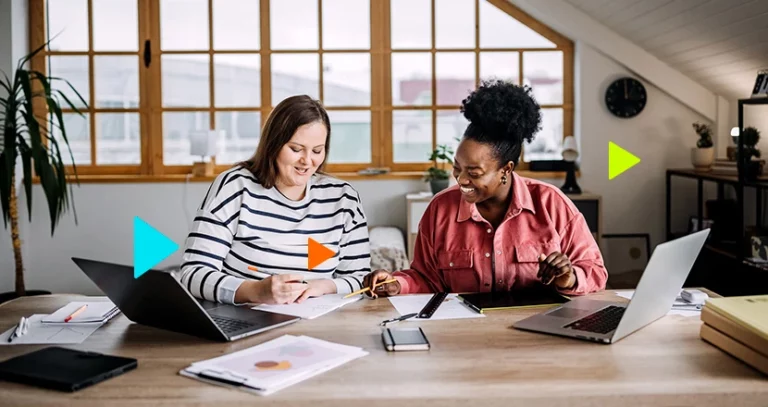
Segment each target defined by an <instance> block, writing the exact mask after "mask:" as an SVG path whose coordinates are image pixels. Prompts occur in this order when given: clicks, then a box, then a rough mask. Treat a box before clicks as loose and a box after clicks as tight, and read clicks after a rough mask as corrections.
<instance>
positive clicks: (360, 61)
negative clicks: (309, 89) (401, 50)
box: [323, 54, 371, 106]
mask: <svg viewBox="0 0 768 407" xmlns="http://www.w3.org/2000/svg"><path fill="white" fill-rule="evenodd" d="M323 103H325V105H326V106H370V105H371V57H370V55H369V54H324V55H323Z"/></svg>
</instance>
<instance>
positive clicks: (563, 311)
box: [512, 229, 709, 343]
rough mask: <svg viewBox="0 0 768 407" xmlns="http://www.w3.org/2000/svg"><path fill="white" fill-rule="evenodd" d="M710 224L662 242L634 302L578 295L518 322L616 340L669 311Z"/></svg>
mask: <svg viewBox="0 0 768 407" xmlns="http://www.w3.org/2000/svg"><path fill="white" fill-rule="evenodd" d="M708 235H709V229H704V230H702V231H700V232H696V233H692V234H689V235H687V236H684V237H681V238H678V239H675V240H671V241H668V242H665V243H662V244H660V245H658V246H656V249H655V250H654V251H653V255H652V256H651V259H650V261H648V265H647V266H646V268H645V271H644V272H643V275H642V277H641V278H640V282H639V283H638V285H637V288H636V289H635V293H634V295H633V296H632V299H631V300H630V301H629V303H622V302H611V301H604V300H595V299H590V298H589V297H578V298H575V299H573V300H571V301H569V302H567V303H565V304H563V305H561V306H558V307H556V308H553V309H551V310H547V311H545V312H542V313H539V314H536V315H533V316H531V317H528V318H526V319H523V320H521V321H518V322H516V323H514V324H513V325H512V326H513V327H515V328H518V329H522V330H526V331H533V332H541V333H547V334H553V335H560V336H568V337H571V338H577V339H584V340H589V341H595V342H600V343H614V342H617V341H618V340H620V339H622V338H624V337H626V336H627V335H629V334H631V333H633V332H635V331H637V330H638V329H640V328H643V327H644V326H646V325H648V324H650V323H651V322H653V321H656V320H657V319H659V318H661V317H663V316H664V315H666V314H667V312H669V310H670V309H671V308H672V304H673V303H674V301H675V298H677V295H678V294H679V293H680V290H681V289H682V288H683V284H684V283H685V280H686V278H688V274H689V273H690V271H691V268H692V267H693V263H694V262H695V261H696V258H697V257H698V255H699V252H700V251H701V247H702V246H703V245H704V242H705V241H706V240H707V236H708Z"/></svg>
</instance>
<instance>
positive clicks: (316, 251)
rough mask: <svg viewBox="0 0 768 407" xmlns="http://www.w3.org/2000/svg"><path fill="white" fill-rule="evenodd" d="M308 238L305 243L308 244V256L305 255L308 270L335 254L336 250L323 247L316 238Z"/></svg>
mask: <svg viewBox="0 0 768 407" xmlns="http://www.w3.org/2000/svg"><path fill="white" fill-rule="evenodd" d="M308 239H309V240H308V241H307V245H308V246H309V256H308V257H307V269H308V270H312V269H313V268H315V267H317V266H319V265H321V264H322V263H323V262H324V261H326V260H328V259H330V258H331V257H333V256H335V255H336V252H334V251H333V250H331V249H329V248H327V247H325V246H324V245H323V244H322V243H319V242H318V241H317V240H315V239H312V238H311V237H310V238H308Z"/></svg>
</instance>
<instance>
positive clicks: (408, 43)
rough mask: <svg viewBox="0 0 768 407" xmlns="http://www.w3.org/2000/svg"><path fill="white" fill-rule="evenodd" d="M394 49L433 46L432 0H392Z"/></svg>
mask: <svg viewBox="0 0 768 407" xmlns="http://www.w3.org/2000/svg"><path fill="white" fill-rule="evenodd" d="M391 4H392V6H391V10H392V13H391V18H392V21H391V30H392V39H391V42H392V48H393V49H414V48H424V49H429V48H432V4H431V2H430V0H391Z"/></svg>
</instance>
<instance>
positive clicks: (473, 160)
mask: <svg viewBox="0 0 768 407" xmlns="http://www.w3.org/2000/svg"><path fill="white" fill-rule="evenodd" d="M513 168H514V164H512V163H511V162H510V163H507V164H506V165H503V166H501V165H500V163H499V161H498V159H497V158H496V155H495V154H494V152H493V148H492V147H491V145H490V144H487V143H481V142H478V141H475V140H472V139H466V138H465V139H464V140H462V141H461V143H459V147H458V148H457V149H456V155H455V156H454V164H453V176H454V177H455V178H456V182H458V184H459V188H460V190H461V197H462V199H464V200H465V201H467V202H469V203H474V204H478V203H482V202H483V201H486V200H488V199H491V198H493V199H498V200H502V201H503V200H504V199H505V198H506V196H507V194H508V192H509V188H510V185H511V182H512V169H513ZM505 174H506V176H507V183H506V184H502V182H501V179H502V176H503V175H505Z"/></svg>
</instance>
